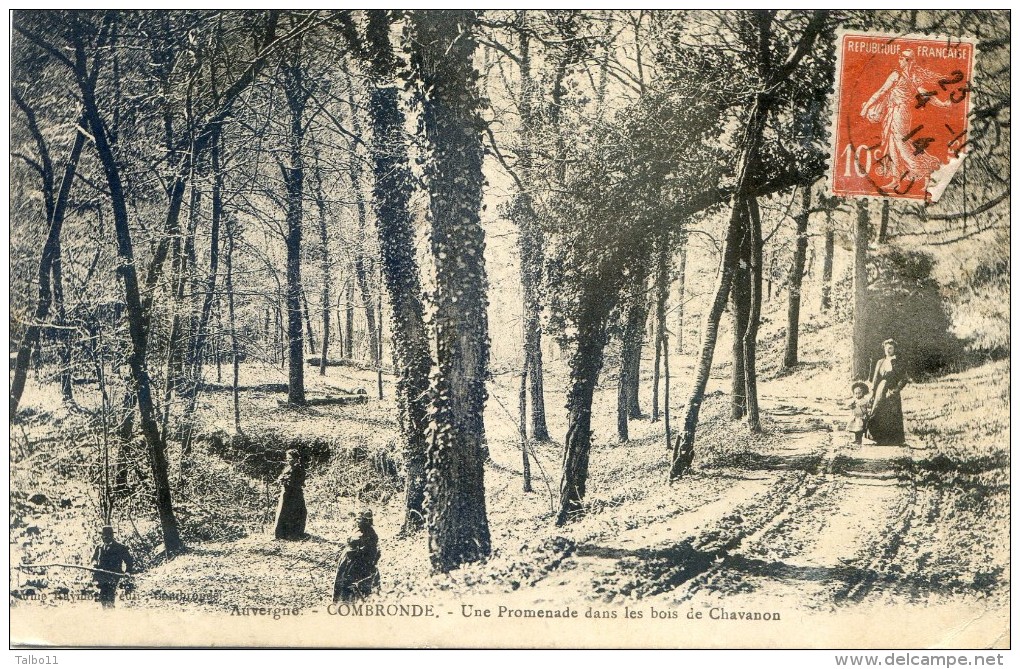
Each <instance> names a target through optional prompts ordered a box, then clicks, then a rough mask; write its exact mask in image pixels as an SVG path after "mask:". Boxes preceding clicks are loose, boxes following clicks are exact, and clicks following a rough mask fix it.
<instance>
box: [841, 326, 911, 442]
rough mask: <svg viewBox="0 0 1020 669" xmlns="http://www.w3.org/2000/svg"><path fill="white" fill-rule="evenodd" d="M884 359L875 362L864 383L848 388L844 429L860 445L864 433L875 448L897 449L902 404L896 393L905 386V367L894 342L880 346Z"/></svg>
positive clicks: (855, 383)
mask: <svg viewBox="0 0 1020 669" xmlns="http://www.w3.org/2000/svg"><path fill="white" fill-rule="evenodd" d="M882 346H883V348H884V349H885V357H884V358H882V359H881V360H879V361H878V362H877V363H875V371H874V373H873V374H872V375H871V388H873V389H874V393H872V394H870V395H869V388H868V384H867V383H865V382H864V381H856V382H854V384H853V385H852V386H851V389H852V390H853V393H854V397H853V399H852V400H850V403H849V406H850V409H851V412H852V415H851V418H850V422H849V424H848V425H847V430H848V431H849V432H852V433H853V434H854V441H855V443H858V444H860V443H862V439H863V437H864V435H865V434H867V435H868V436H870V437H871V438H872V439H873V440H874V441H875V444H877V445H879V446H899V445H902V444H903V442H904V430H903V401H902V399H901V398H900V392H901V391H902V390H903V387H904V386H906V385H907V372H906V366H905V365H904V364H903V361H902V359H901V358H899V357H897V355H896V341H895V340H893V339H886V340H885V341H884V342H883V343H882Z"/></svg>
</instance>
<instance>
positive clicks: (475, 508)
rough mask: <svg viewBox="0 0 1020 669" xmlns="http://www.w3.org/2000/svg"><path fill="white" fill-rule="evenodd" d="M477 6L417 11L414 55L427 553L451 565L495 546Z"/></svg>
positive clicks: (444, 567) (444, 568) (443, 567)
mask: <svg viewBox="0 0 1020 669" xmlns="http://www.w3.org/2000/svg"><path fill="white" fill-rule="evenodd" d="M474 22H475V15H474V13H473V12H470V11H429V12H415V13H413V14H412V15H411V18H410V23H411V27H412V31H413V35H414V37H415V39H414V40H413V43H412V44H413V46H412V49H413V52H414V53H413V54H412V59H411V62H412V64H413V65H414V66H415V74H416V75H417V79H418V81H419V84H420V85H421V86H422V88H423V89H424V90H427V91H429V93H430V94H429V95H428V96H427V97H426V99H425V102H424V103H423V105H422V106H423V111H422V118H423V121H424V124H423V125H424V128H425V136H426V138H427V139H428V142H429V144H430V148H431V151H432V156H431V159H430V160H428V161H427V162H426V164H425V175H426V178H427V180H428V183H429V184H430V192H431V196H432V197H431V202H430V206H431V210H432V240H431V241H432V255H433V258H434V261H435V273H436V298H435V303H436V314H435V323H436V356H437V370H436V373H435V374H433V378H432V381H433V382H432V386H431V388H430V390H431V397H432V407H431V412H432V413H431V416H430V418H431V423H430V443H429V449H428V480H427V486H426V490H427V502H426V506H427V508H428V518H427V523H428V529H429V552H430V554H431V558H432V566H433V568H434V569H435V570H436V571H439V572H448V571H450V570H452V569H456V568H457V567H459V566H460V565H462V564H464V563H467V562H474V561H476V560H480V559H483V558H485V557H487V556H488V555H489V552H490V550H491V544H490V537H489V523H488V519H487V516H486V510H485V481H484V468H483V463H484V460H485V453H486V450H485V446H484V442H483V435H484V432H485V430H484V422H483V411H484V408H485V398H486V391H485V379H486V373H487V366H488V357H489V345H488V318H487V313H486V305H487V292H488V290H487V278H486V271H485V258H484V253H483V251H484V247H485V233H484V231H483V229H482V226H481V206H482V186H483V184H484V177H483V175H482V158H483V154H484V150H483V147H482V141H481V135H480V132H479V128H481V127H482V126H481V123H482V120H481V118H480V116H479V111H478V109H479V105H480V102H481V101H480V99H479V95H478V91H477V89H476V81H477V76H478V74H477V72H476V71H475V69H474V66H473V63H472V59H473V57H474V51H475V40H474V37H473V33H472V31H473V26H474Z"/></svg>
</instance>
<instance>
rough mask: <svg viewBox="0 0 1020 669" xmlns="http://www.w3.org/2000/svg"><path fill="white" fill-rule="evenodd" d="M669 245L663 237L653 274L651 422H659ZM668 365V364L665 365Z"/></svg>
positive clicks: (667, 290) (667, 291)
mask: <svg viewBox="0 0 1020 669" xmlns="http://www.w3.org/2000/svg"><path fill="white" fill-rule="evenodd" d="M669 261H670V253H669V243H668V240H667V239H666V238H665V237H664V238H663V240H662V242H661V246H660V248H659V254H658V262H657V264H656V273H655V343H654V345H655V364H654V366H653V368H652V422H653V423H654V422H656V421H658V420H659V381H660V375H659V371H660V367H661V365H662V355H663V349H664V342H665V337H666V302H667V301H668V300H669V287H670V284H671V283H672V282H671V281H670V276H669V264H670V263H669ZM667 364H668V363H667Z"/></svg>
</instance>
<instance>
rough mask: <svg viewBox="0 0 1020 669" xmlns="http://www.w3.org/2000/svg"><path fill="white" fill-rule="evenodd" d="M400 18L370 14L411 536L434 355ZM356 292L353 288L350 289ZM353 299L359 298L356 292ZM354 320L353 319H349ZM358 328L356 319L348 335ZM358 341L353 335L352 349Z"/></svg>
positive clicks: (386, 275)
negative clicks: (403, 101)
mask: <svg viewBox="0 0 1020 669" xmlns="http://www.w3.org/2000/svg"><path fill="white" fill-rule="evenodd" d="M392 19H393V16H392V14H390V12H388V11H386V10H373V11H370V12H369V13H368V30H367V41H368V48H369V51H370V55H371V77H372V88H371V90H370V94H369V95H370V99H369V109H370V112H371V122H372V138H373V140H372V141H373V143H372V161H373V172H374V175H375V181H374V184H373V193H372V194H373V198H372V201H373V203H374V204H375V208H376V211H375V214H376V222H377V224H376V228H377V230H378V236H379V251H380V255H381V261H382V273H383V281H384V283H385V285H386V290H387V292H388V294H389V297H390V310H391V311H390V330H391V334H390V337H391V340H392V347H393V356H394V360H395V365H394V366H395V370H394V371H395V372H396V377H397V380H396V398H397V415H398V418H399V423H400V431H401V437H402V441H403V455H404V468H405V469H406V471H407V481H406V483H405V499H404V507H405V508H404V523H403V528H402V531H403V532H405V533H406V532H413V531H415V530H418V529H421V528H422V527H424V525H425V507H424V503H425V481H426V478H425V476H426V463H427V442H426V435H427V431H428V411H429V404H428V389H429V373H430V372H431V369H432V356H431V353H430V352H429V341H428V334H427V330H426V327H425V318H424V309H423V293H422V287H421V272H420V270H419V268H418V260H417V256H416V255H415V232H414V222H413V218H412V215H411V211H410V201H411V196H412V194H413V177H412V174H411V168H410V165H409V160H408V154H407V143H406V141H405V139H404V114H403V112H402V111H401V108H400V97H399V92H398V89H397V88H396V87H395V86H394V82H395V70H396V66H397V64H398V63H397V61H396V59H395V57H394V54H393V47H392V44H391V42H390V36H389V35H390V24H391V21H392ZM348 285H349V287H350V288H351V289H352V290H353V284H348ZM348 296H349V298H348V299H350V297H353V295H352V292H351V291H349V292H348ZM348 313H350V312H348ZM350 327H351V324H350V320H349V321H348V328H350ZM350 341H351V337H350V331H349V330H348V336H347V340H346V343H347V344H348V345H349V344H350Z"/></svg>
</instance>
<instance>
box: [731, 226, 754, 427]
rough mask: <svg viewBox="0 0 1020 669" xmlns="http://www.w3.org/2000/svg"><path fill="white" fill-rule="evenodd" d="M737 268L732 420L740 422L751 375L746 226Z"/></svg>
mask: <svg viewBox="0 0 1020 669" xmlns="http://www.w3.org/2000/svg"><path fill="white" fill-rule="evenodd" d="M739 254H740V255H739V257H738V259H737V266H736V267H735V268H734V269H733V286H732V287H731V289H730V310H731V312H732V315H733V318H732V320H733V346H732V348H731V353H732V358H733V368H732V370H731V371H730V418H732V419H733V420H740V419H741V418H743V417H744V416H745V415H747V395H746V390H747V388H746V385H747V376H746V375H745V373H744V332H745V331H746V330H747V318H748V314H749V313H750V311H751V267H750V265H751V245H750V240H749V239H748V235H747V231H746V227H745V229H744V230H742V231H741V233H740V250H739Z"/></svg>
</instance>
